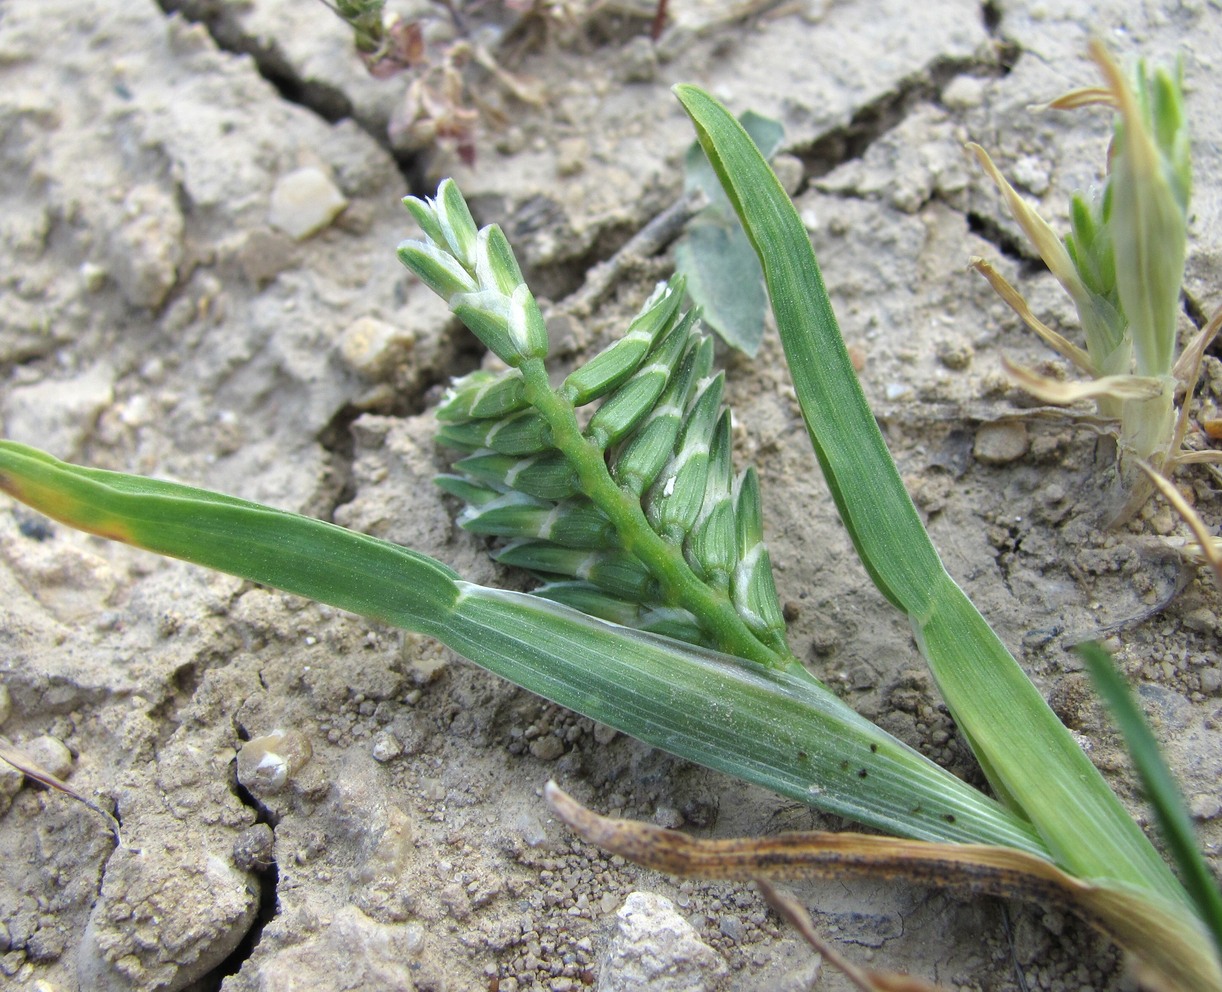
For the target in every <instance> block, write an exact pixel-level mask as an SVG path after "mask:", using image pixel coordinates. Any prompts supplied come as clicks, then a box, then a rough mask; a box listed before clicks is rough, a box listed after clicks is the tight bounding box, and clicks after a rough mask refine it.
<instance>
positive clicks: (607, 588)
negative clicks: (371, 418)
mask: <svg viewBox="0 0 1222 992" xmlns="http://www.w3.org/2000/svg"><path fill="white" fill-rule="evenodd" d="M404 203H405V205H406V206H407V208H408V210H409V211H410V212H411V213H412V215H413V216H414V217H415V218H416V220H417V222H418V223H419V224H420V226H421V228H422V229H423V230H424V232H425V235H426V240H425V241H423V242H421V241H405V242H403V243H402V244H401V245H400V246H399V250H398V252H399V257H400V259H401V260H402V261H403V263H404V264H405V265H406V266H407V267H408V268H409V269H411V270H412V271H413V272H415V273H416V274H417V275H418V276H419V277H420V278H421V279H422V280H423V281H424V282H425V283H427V284H428V285H429V286H430V287H432V288H433V289H434V290H435V291H436V292H437V293H438V294H439V295H441V296H442V297H443V298H445V299H446V300H447V301H448V302H449V304H450V308H451V310H452V311H453V312H454V313H455V314H456V315H457V316H458V317H459V318H460V319H462V320H463V322H464V323H465V324H466V325H467V326H468V327H469V328H470V329H471V330H472V331H473V332H474V333H475V334H476V335H477V336H478V337H479V338H480V339H481V340H482V341H483V342H484V343H485V344H486V345H487V346H488V347H489V348H490V349H491V350H492V351H493V352H494V353H495V354H497V355H498V356H499V357H500V358H501V359H502V360H504V361H505V363H506V364H507V365H508V366H510V367H509V368H508V369H506V370H505V371H503V372H499V373H495V372H489V371H483V370H481V371H477V372H473V373H471V374H470V375H467V376H465V377H463V378H461V379H459V380H457V381H455V382H454V383H453V384H452V386H451V388H450V390H449V392H448V393H447V395H446V398H445V400H444V402H443V404H442V406H441V407H440V409H439V410H438V411H437V416H438V418H439V419H440V420H441V421H442V427H441V429H440V431H439V434H438V437H439V439H440V441H441V442H442V443H443V444H444V445H446V446H447V447H450V448H453V449H456V450H458V451H460V452H462V454H463V457H462V458H460V459H459V460H458V461H457V462H456V464H455V468H456V469H457V470H458V472H459V473H461V474H456V475H446V476H442V477H441V478H440V479H439V482H440V484H441V486H442V487H443V488H444V489H445V490H446V491H447V492H449V493H452V494H453V495H455V496H457V497H459V498H461V499H462V500H464V501H465V503H466V504H467V505H466V508H465V510H464V511H463V513H462V515H461V517H460V523H461V525H462V526H463V527H464V528H466V529H467V530H469V531H471V532H474V533H477V534H485V535H490V536H492V537H495V538H498V539H499V540H500V544H499V548H498V550H497V551H496V553H495V555H496V558H497V559H498V560H499V561H501V562H504V563H506V564H510V565H515V566H519V567H522V568H525V569H528V570H530V571H531V572H533V573H535V574H537V575H538V576H539V577H540V578H542V579H544V580H545V584H544V585H543V586H542V587H541V588H539V589H538V590H536V591H537V593H538V594H539V595H542V596H546V597H548V598H550V599H552V600H556V601H559V602H563V603H566V604H568V605H570V606H573V607H574V608H577V609H579V610H581V611H583V612H585V613H588V614H591V615H593V616H598V617H601V618H603V619H606V620H610V621H612V622H615V623H619V624H623V625H626V626H632V627H637V628H640V629H644V630H649V631H653V632H655V633H662V634H666V635H668V636H671V637H676V638H680V639H682V640H685V641H688V642H691V643H695V644H704V645H709V646H715V644H714V638H712V637H711V636H710V630H709V629H708V624H707V623H704V622H703V621H702V618H700V617H698V616H696V615H694V614H693V613H692V612H691V611H689V610H687V609H684V608H682V607H681V606H679V605H677V604H679V603H680V602H681V601H682V600H683V599H684V597H683V595H682V588H681V587H682V586H683V585H684V583H685V582H687V583H690V582H700V583H703V584H705V585H706V586H707V587H708V588H709V589H711V590H714V591H715V592H717V593H721V594H723V595H724V596H725V597H727V598H728V599H729V601H730V602H732V603H733V606H734V608H735V610H736V611H737V613H738V616H739V617H740V618H741V620H742V622H743V623H744V624H745V625H746V627H747V628H749V630H750V631H751V633H752V634H754V635H755V637H756V638H758V639H759V641H760V642H761V643H763V644H764V645H767V646H770V647H772V648H773V649H774V650H778V649H782V646H783V645H784V621H783V619H782V615H781V610H780V606H779V604H778V601H777V594H776V589H775V586H774V584H773V579H772V570H771V563H770V560H769V556H768V551H767V549H766V547H765V546H764V543H763V531H762V521H761V514H760V496H759V483H758V479H757V477H756V474H755V472H754V470H752V469H748V470H747V471H745V472H743V473H742V474H740V475H739V476H738V477H737V478H735V477H734V474H733V468H732V460H731V442H730V436H731V430H730V427H731V420H730V413H729V411H728V410H726V409H725V408H724V407H723V406H722V402H721V401H722V389H723V383H724V375H723V374H721V373H718V374H716V375H713V374H712V364H713V345H712V341H711V340H710V339H709V338H707V337H706V336H705V335H703V334H702V333H701V332H700V330H699V321H698V318H697V315H696V313H695V312H691V311H689V312H687V313H681V312H680V304H681V302H682V298H683V286H682V282H681V281H680V280H678V279H672V280H671V281H670V282H669V283H667V284H660V285H659V286H658V287H657V289H656V290H655V292H654V293H653V295H652V296H651V297H650V299H649V300H648V301H647V302H646V304H645V306H644V308H643V309H642V310H641V312H640V314H639V315H638V316H637V317H636V319H635V320H633V322H632V324H631V326H630V327H629V329H628V333H627V334H626V335H625V336H624V337H623V338H621V339H620V340H618V341H616V342H615V343H614V344H612V345H611V346H610V347H608V348H607V349H606V350H605V351H603V352H601V353H600V354H598V355H597V356H596V357H594V358H593V359H592V360H590V361H589V362H588V363H587V364H585V365H583V366H582V367H580V368H578V369H577V370H575V371H574V372H573V373H572V374H571V375H569V376H568V378H566V379H565V380H564V382H563V384H562V385H561V386H560V387H559V388H558V389H555V390H552V389H550V387H547V390H546V391H547V392H548V393H549V395H548V396H546V398H545V399H546V402H541V399H540V397H539V396H538V395H536V394H534V393H532V386H531V383H532V382H535V383H538V382H539V381H540V377H539V374H538V373H539V367H541V363H542V361H543V359H544V358H545V357H546V355H547V350H548V343H547V332H546V326H545V324H544V321H543V317H542V315H541V313H540V312H539V308H538V305H537V303H536V302H535V299H534V296H533V295H532V294H531V293H530V290H529V289H528V288H527V286H526V285H525V283H524V282H523V280H522V276H521V271H520V269H519V268H518V265H517V262H516V261H515V259H514V257H513V252H512V250H511V249H510V247H509V245H508V243H507V241H506V239H505V236H504V234H503V233H502V232H501V230H500V228H499V227H496V226H495V225H494V226H490V227H485V228H483V229H482V230H478V231H477V230H476V227H475V224H474V221H473V220H472V219H471V215H470V213H469V211H468V209H467V206H466V203H465V202H464V201H463V199H462V196H461V194H460V193H459V191H458V189H457V187H456V186H455V185H454V184H453V183H452V182H451V181H449V180H446V181H445V182H444V183H442V185H441V187H440V188H439V190H438V194H437V198H436V200H420V199H416V198H413V197H409V198H408V199H407V200H405V201H404ZM532 372H533V373H534V377H533V378H532ZM542 381H544V382H546V380H545V379H543V380H542ZM593 403H597V404H598V405H597V408H596V409H595V410H594V411H593V413H592V415H590V417H589V419H588V420H587V422H586V426H585V427H584V429H581V437H580V439H579V441H578V443H577V444H576V445H572V444H570V445H568V446H567V447H566V446H565V445H564V444H562V443H560V442H558V441H557V429H556V428H557V417H559V419H560V420H562V421H565V422H568V423H571V424H572V425H574V426H575V425H576V418H575V409H576V408H577V407H583V406H586V405H587V404H593ZM608 481H609V482H610V484H611V485H608ZM608 494H611V496H613V497H614V498H610V497H609V495H608ZM624 497H628V498H629V500H630V501H631V504H632V510H633V513H632V514H631V516H635V518H636V522H637V523H638V524H639V526H640V527H646V526H647V527H648V528H649V529H650V530H651V531H652V532H653V534H655V535H658V536H660V537H661V538H662V539H663V541H665V542H666V543H667V544H668V545H670V546H671V547H673V548H675V549H679V550H681V552H682V561H683V562H684V563H685V564H686V567H687V570H689V571H688V574H686V575H679V576H678V577H676V575H675V570H674V569H673V568H668V567H661V566H659V563H658V562H657V561H655V560H652V559H653V556H652V555H651V554H650V549H649V547H648V546H649V544H650V542H648V541H644V542H643V541H641V540H638V539H637V534H638V533H639V531H635V532H634V526H633V521H632V520H631V519H629V520H628V521H627V526H625V523H624V519H623V514H622V512H621V513H619V514H617V512H616V508H617V507H618V508H619V509H620V510H621V511H622V509H623V506H624ZM637 509H639V510H640V512H639V513H637V512H636V510H637ZM617 518H618V520H617ZM641 551H643V552H644V554H638V552H641ZM677 586H678V588H677Z"/></svg>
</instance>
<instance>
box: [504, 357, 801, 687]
mask: <svg viewBox="0 0 1222 992" xmlns="http://www.w3.org/2000/svg"><path fill="white" fill-rule="evenodd" d="M518 368H519V371H520V372H521V373H522V377H523V379H524V380H525V383H526V398H527V400H528V401H529V403H530V404H531V406H533V407H534V408H535V409H536V410H538V411H539V413H540V415H541V416H542V417H543V419H544V420H545V421H547V424H548V427H549V428H550V429H551V432H552V443H553V444H554V445H555V446H556V447H557V448H558V449H559V450H560V451H561V452H562V453H563V454H564V456H565V458H567V459H568V461H569V464H571V465H572V466H573V468H574V470H575V471H576V472H577V477H578V479H579V480H580V483H581V489H582V491H583V492H584V493H585V494H586V496H588V497H589V498H590V500H591V501H592V502H593V503H594V505H595V506H597V507H598V508H599V509H600V510H602V511H603V513H605V514H606V515H607V517H608V518H610V520H611V522H612V523H613V524H614V525H615V529H616V531H617V532H618V533H619V535H620V540H621V542H622V543H623V546H624V548H625V549H626V550H627V551H629V552H630V553H632V554H634V555H635V556H636V557H637V558H639V559H640V560H641V561H642V562H643V563H644V564H645V567H646V568H648V569H649V571H650V573H651V574H652V575H653V577H654V578H655V579H657V581H658V584H659V585H660V586H661V588H662V593H663V595H664V596H665V598H666V600H667V601H668V603H669V604H670V605H678V606H682V607H684V608H685V609H687V610H688V611H689V612H691V613H692V614H693V615H695V616H696V617H699V618H700V624H701V626H702V627H704V628H705V629H706V630H707V632H708V633H709V634H710V635H711V636H712V638H713V639H714V641H715V642H716V644H717V646H718V648H719V649H721V650H723V651H726V652H728V653H730V654H734V655H737V656H738V657H740V658H750V659H751V660H752V661H756V662H759V663H760V664H762V665H766V666H768V667H769V668H778V669H782V670H785V671H789V672H793V673H795V674H801V675H803V676H805V677H807V678H810V679H811V680H812V681H817V680H816V679H814V676H812V675H810V673H809V672H807V670H806V668H805V667H804V666H803V665H802V663H801V662H800V661H798V659H797V658H796V657H795V656H794V655H793V653H792V652H791V651H790V650H789V647H788V645H786V644H785V643H784V641H783V640H780V639H778V643H776V644H772V645H767V644H764V643H763V642H762V641H760V639H759V638H757V637H756V636H755V634H753V633H752V632H751V630H750V628H749V627H747V625H746V624H745V623H744V622H743V620H742V618H741V617H740V616H739V613H738V610H736V609H735V607H734V604H733V602H731V600H730V597H729V596H727V595H726V594H725V593H724V592H720V591H718V590H715V589H712V588H710V587H709V586H708V585H706V584H705V583H704V582H702V581H701V580H700V579H699V578H698V577H697V576H696V575H695V574H694V573H693V572H692V570H691V567H690V566H689V565H688V563H687V561H686V560H685V559H684V557H683V552H682V550H681V549H680V548H679V547H678V546H677V545H675V544H672V543H670V542H669V541H666V540H664V539H663V538H662V537H660V536H659V535H658V534H657V533H656V532H655V531H654V529H653V528H652V527H650V525H649V521H648V520H647V519H646V518H645V513H644V511H643V510H642V509H641V501H640V497H638V496H636V495H634V494H633V493H631V492H627V491H625V490H623V489H621V488H620V487H619V486H618V485H617V484H616V483H615V480H613V479H612V478H611V473H610V472H609V471H608V470H607V463H606V459H605V458H604V455H603V451H602V449H600V448H599V447H598V446H597V445H595V444H594V443H593V442H592V441H591V440H590V439H589V438H587V437H586V436H585V435H584V434H582V432H581V428H580V427H579V426H578V424H577V416H576V413H575V411H574V409H573V405H572V403H570V402H569V401H568V400H567V399H565V398H564V396H562V395H561V394H560V393H558V392H557V391H556V390H554V389H552V386H551V383H550V381H549V380H548V375H547V369H546V368H545V367H544V364H543V360H542V359H540V358H532V359H528V360H526V361H525V362H523V363H522V364H521V365H519V367H518Z"/></svg>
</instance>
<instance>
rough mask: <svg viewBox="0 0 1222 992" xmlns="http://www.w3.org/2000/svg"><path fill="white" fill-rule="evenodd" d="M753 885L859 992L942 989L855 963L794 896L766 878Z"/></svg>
mask: <svg viewBox="0 0 1222 992" xmlns="http://www.w3.org/2000/svg"><path fill="white" fill-rule="evenodd" d="M755 884H756V885H758V886H759V890H760V892H761V893H762V894H763V896H764V898H765V899H767V900H768V905H769V906H771V907H772V908H773V909H774V910H775V911H776V913H777V915H778V916H780V917H781V919H783V920H784V921H785V922H786V923H788V924H789V925H790V926H791V927H793V928H794V929H795V930H796V931H798V933H799V934H801V935H802V937H803V938H804V939H805V940H806V942H807V943H808V944H810V946H811V947H813V948H814V949H815V950H816V951H818V952H819V953H820V954H821V955H822V956H823V959H824V960H825V961H827V963H828V964H830V965H831V966H832V967H833V968H835V969H836V970H837V971H839V972H840V973H841V974H843V975H844V976H845V978H847V979H848V980H849V981H850V982H852V983H853V984H854V985H856V986H857V988H859V989H861V992H945V990H944V989H943V988H942V986H940V985H934V984H933V983H931V982H927V981H925V980H924V979H922V978H913V977H912V976H911V975H901V974H898V973H897V972H894V971H877V970H875V969H873V968H862V967H859V966H858V965H855V964H854V963H853V962H852V961H850V960H849V959H848V958H846V957H845V956H844V955H843V954H841V953H840V952H839V951H837V950H836V948H834V947H833V946H832V945H831V944H829V943H828V942H827V941H826V940H824V939H823V938H822V937H820V936H819V933H818V931H817V930H815V924H814V921H813V920H812V919H811V918H810V914H809V913H808V912H806V908H805V907H804V906H803V905H802V904H801V903H800V902H798V900H797V899H795V898H794V897H793V896H791V895H789V894H788V893H786V892H782V891H781V890H780V889H778V888H777V887H776V886H774V885H773V884H772V883H771V882H769V881H768V880H767V879H763V878H757V879H756V880H755Z"/></svg>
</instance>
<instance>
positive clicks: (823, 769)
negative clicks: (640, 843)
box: [0, 441, 1048, 857]
mask: <svg viewBox="0 0 1222 992" xmlns="http://www.w3.org/2000/svg"><path fill="white" fill-rule="evenodd" d="M0 489H4V490H5V491H7V492H9V493H10V494H12V495H13V496H15V497H17V498H18V499H20V500H22V501H24V502H26V503H28V504H30V505H31V506H33V507H34V508H35V509H37V510H39V511H41V512H42V513H45V514H47V515H49V516H52V517H54V518H56V519H58V520H62V521H64V522H65V523H67V524H70V525H71V526H73V527H78V528H80V529H82V530H87V531H90V532H92V533H95V534H100V535H102V536H105V537H108V538H112V539H114V540H119V541H124V542H126V543H129V544H132V545H135V546H137V547H142V548H147V549H149V550H152V551H157V552H159V553H161V554H165V555H170V556H172V557H175V558H182V559H184V560H187V561H191V562H195V563H197V564H201V565H206V566H208V567H210V568H215V569H218V570H221V571H225V572H230V573H232V574H235V575H239V576H242V577H244V578H247V579H251V580H253V581H256V582H260V583H264V584H267V585H270V586H275V587H277V588H280V589H284V590H286V591H288V592H293V593H297V594H299V595H302V596H308V597H310V598H312V599H316V600H318V601H320V602H324V603H329V604H331V605H334V606H338V607H341V608H342V609H345V610H350V611H352V612H354V613H359V614H362V615H364V616H369V617H373V618H376V619H378V620H382V621H385V622H387V623H390V624H393V625H395V626H399V627H403V628H405V629H408V630H414V631H418V632H420V633H424V634H428V635H430V636H433V637H436V638H437V639H438V640H440V641H442V642H444V643H445V644H448V645H449V646H450V647H452V648H454V649H455V650H456V651H458V652H460V653H461V654H463V655H465V656H466V657H468V658H470V659H471V660H472V661H474V662H476V663H477V664H479V665H482V666H483V667H485V668H487V669H489V670H490V671H492V672H495V673H496V674H498V675H501V676H503V677H505V678H507V679H509V680H510V681H512V682H515V683H516V684H518V685H520V686H522V687H523V688H526V689H529V690H530V691H532V692H535V693H538V694H539V695H541V696H544V697H546V698H548V699H551V700H553V701H555V702H557V703H559V704H561V705H563V706H567V707H569V708H570V709H573V710H576V711H577V712H579V713H582V714H584V715H586V716H588V717H591V718H592V719H595V720H598V721H600V722H602V723H606V724H608V725H610V726H613V727H616V728H617V729H619V730H622V731H624V732H625V733H628V734H631V735H632V736H634V737H637V738H638V739H640V740H643V741H645V742H646V743H648V744H652V745H654V746H656V747H660V748H663V749H665V750H667V751H670V752H671V753H673V754H677V755H679V756H680V757H683V758H687V759H689V760H691V761H695V762H698V763H700V764H704V765H707V766H709V767H712V768H716V769H719V770H722V771H725V772H729V773H730V774H732V775H737V776H739V777H740V778H744V779H746V780H748V781H751V782H756V783H758V784H760V785H764V786H767V787H768V788H771V789H774V790H775V791H777V792H779V793H781V794H783V795H786V796H789V797H791V798H794V799H797V800H800V801H803V802H807V803H810V804H812V805H817V806H819V807H820V808H823V809H826V810H829V811H832V812H835V813H839V814H841V815H843V816H847V817H850V818H852V819H854V820H857V821H859V822H861V823H867V824H870V825H872V826H875V827H878V828H879V829H881V830H885V831H887V832H889V833H895V834H899V835H902V836H907V837H913V838H917V839H928V840H946V841H962V842H978V843H988V844H1000V845H1006V846H1010V847H1016V848H1019V849H1021V850H1024V851H1029V852H1031V853H1034V854H1037V855H1040V856H1042V857H1047V856H1048V852H1047V849H1046V848H1045V847H1044V845H1043V844H1042V843H1041V841H1040V840H1039V838H1038V837H1037V836H1036V834H1035V832H1034V831H1033V830H1032V829H1031V827H1030V826H1029V825H1028V824H1027V823H1025V822H1024V821H1022V820H1021V819H1020V818H1018V817H1016V816H1015V815H1014V814H1012V813H1010V812H1009V811H1007V810H1006V809H1005V808H1004V807H1002V806H1001V805H1000V804H998V803H996V802H994V801H993V800H991V799H988V798H987V797H985V796H983V795H981V794H980V793H979V792H977V791H976V790H974V789H972V788H970V787H968V786H967V785H965V784H964V783H963V782H961V781H959V780H958V779H957V778H955V777H954V776H953V775H951V774H950V773H949V772H947V771H945V770H944V769H942V768H939V767H938V766H937V765H935V764H933V763H932V762H930V761H929V760H928V759H926V758H923V757H921V756H920V755H919V754H917V753H916V752H914V751H912V750H911V749H909V748H907V747H906V746H905V745H903V744H901V743H900V742H898V741H896V740H895V739H894V738H891V737H889V736H888V735H887V734H885V733H884V732H883V731H881V730H879V729H878V728H877V727H875V726H873V725H872V724H871V723H869V722H868V721H867V720H865V719H863V718H862V717H860V716H858V715H857V714H856V713H854V712H853V711H852V710H851V709H850V708H849V707H847V706H846V705H844V704H843V703H841V702H840V701H839V700H838V699H836V697H834V696H833V695H831V694H830V693H828V692H827V691H826V690H824V689H823V688H822V687H820V686H818V685H817V684H815V683H814V682H812V681H811V680H810V679H808V678H805V677H802V676H798V675H794V674H790V673H788V672H785V671H779V670H776V669H773V668H768V667H766V666H764V665H758V664H755V663H752V662H749V661H746V660H744V659H740V658H734V657H731V656H728V655H723V654H718V653H716V652H712V651H706V650H702V649H698V648H694V647H691V646H689V645H686V644H683V643H681V642H678V641H672V640H669V639H666V638H660V637H656V636H653V635H650V634H645V633H642V632H639V631H634V630H631V629H629V628H625V627H619V626H616V625H613V624H608V623H605V622H603V621H600V620H594V619H592V618H590V617H587V616H585V615H584V614H581V613H578V612H576V611H574V610H571V609H568V608H567V607H562V606H559V605H556V604H554V603H550V602H547V601H545V600H541V599H538V598H536V597H533V596H527V595H524V594H521V593H511V592H504V591H500V590H495V589H487V588H484V587H481V586H477V585H472V584H470V583H466V582H463V581H462V580H461V579H459V577H458V576H457V575H456V574H455V573H454V572H453V571H452V570H451V569H449V568H447V567H446V566H445V565H442V564H441V563H440V562H437V561H434V560H433V559H431V558H429V557H427V556H425V555H422V554H419V553H417V552H414V551H410V550H408V549H406V548H402V547H399V546H398V545H394V544H390V543H388V542H386V541H381V540H378V539H376V538H372V537H369V536H367V535H363V534H357V533H355V532H352V531H348V530H344V529H343V528H341V527H336V526H334V525H332V524H328V523H323V522H322V521H318V520H313V519H311V518H309V517H302V516H298V515H296V514H291V513H284V512H281V511H278V510H273V509H271V508H268V507H265V506H261V505H259V504H256V503H249V502H246V501H244V500H239V499H233V498H231V497H227V496H221V495H218V494H215V493H210V492H207V491H205V490H201V489H193V488H190V487H187V486H181V485H177V484H175V483H169V482H159V481H154V480H150V479H143V478H138V477H135V476H129V475H122V474H118V473H113V472H104V471H100V470H94V469H86V468H81V467H78V466H74V465H68V464H65V463H63V462H60V461H57V460H56V459H54V458H52V457H50V456H49V455H46V454H44V453H42V452H40V451H36V450H35V449H32V448H27V447H25V446H23V445H19V444H14V443H12V442H8V441H0Z"/></svg>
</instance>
